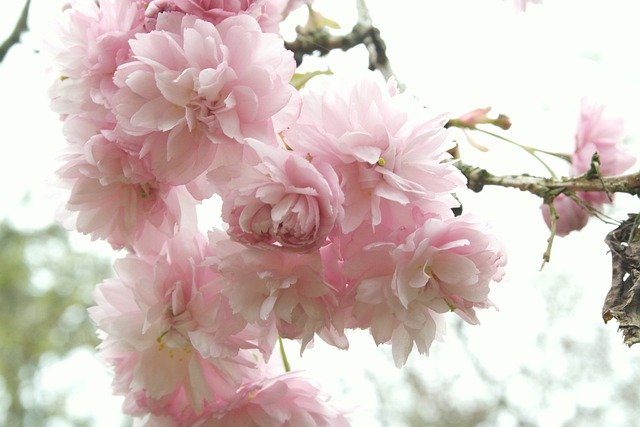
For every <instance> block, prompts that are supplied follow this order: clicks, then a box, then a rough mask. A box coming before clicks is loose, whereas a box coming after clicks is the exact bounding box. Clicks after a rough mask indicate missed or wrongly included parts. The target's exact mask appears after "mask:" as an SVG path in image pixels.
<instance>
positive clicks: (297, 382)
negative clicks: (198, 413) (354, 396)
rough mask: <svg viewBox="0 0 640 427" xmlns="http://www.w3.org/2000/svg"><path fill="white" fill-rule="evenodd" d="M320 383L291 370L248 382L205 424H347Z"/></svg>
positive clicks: (313, 426) (338, 426)
mask: <svg viewBox="0 0 640 427" xmlns="http://www.w3.org/2000/svg"><path fill="white" fill-rule="evenodd" d="M328 400H329V396H327V395H326V394H325V393H323V392H321V391H320V389H319V388H318V386H317V385H316V384H314V383H313V382H311V381H309V380H308V379H305V378H303V377H301V376H300V375H299V374H298V373H295V372H290V373H287V374H284V375H280V376H277V377H275V378H265V379H262V380H258V381H255V382H253V383H247V384H244V385H243V386H242V387H241V388H240V389H238V394H237V397H236V399H235V400H234V402H233V403H232V404H230V405H229V406H228V408H227V409H226V410H225V411H224V412H223V413H220V414H216V416H215V417H210V418H209V419H207V420H206V421H204V422H203V423H202V424H199V425H201V426H202V427H228V426H243V427H245V426H246V427H263V426H280V427H298V426H305V427H347V426H349V422H348V421H347V419H346V418H345V416H344V413H343V412H342V411H339V410H337V409H336V408H334V407H332V406H330V405H329V403H328Z"/></svg>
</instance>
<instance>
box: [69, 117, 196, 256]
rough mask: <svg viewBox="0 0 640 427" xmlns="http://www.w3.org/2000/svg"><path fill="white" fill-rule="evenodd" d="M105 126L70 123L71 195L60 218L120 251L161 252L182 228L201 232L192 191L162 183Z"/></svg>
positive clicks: (80, 119) (83, 121)
mask: <svg viewBox="0 0 640 427" xmlns="http://www.w3.org/2000/svg"><path fill="white" fill-rule="evenodd" d="M100 125H102V123H101V122H99V121H98V122H97V123H96V122H92V121H91V120H89V119H87V118H83V117H72V118H69V119H67V121H66V123H65V128H64V129H65V133H66V135H67V140H68V142H69V148H68V149H67V153H66V155H65V159H64V160H65V161H66V162H65V164H64V165H63V166H62V167H61V168H60V169H59V170H58V177H59V179H60V182H61V185H63V186H65V187H67V188H70V190H71V192H70V195H69V199H68V201H67V202H66V204H65V207H64V209H63V210H62V211H60V213H59V219H61V220H63V222H67V223H69V222H72V227H73V228H76V229H77V230H78V231H80V232H81V233H84V234H88V235H90V236H91V237H92V238H93V239H104V240H106V241H107V242H109V243H110V244H111V245H112V246H113V247H114V248H117V249H121V248H124V247H127V248H129V249H135V250H138V251H140V250H141V251H143V252H156V253H157V252H158V251H159V250H160V249H161V248H162V246H163V245H164V242H165V241H166V239H168V238H170V237H171V236H173V234H174V233H175V231H176V230H177V229H178V228H180V227H181V226H187V227H193V228H195V208H194V206H195V201H194V200H193V198H192V197H191V196H190V195H189V193H188V191H187V190H186V188H184V186H180V187H174V186H170V185H167V184H164V183H161V182H158V181H157V180H156V178H155V176H154V175H153V174H152V173H151V172H150V170H149V167H148V165H147V164H146V163H145V162H144V161H143V160H141V159H140V158H138V157H137V156H132V155H131V154H129V153H127V152H126V151H124V150H122V149H120V148H119V147H118V145H117V144H115V143H114V142H113V141H112V140H111V139H110V136H111V135H110V133H109V132H108V131H101V130H100V129H98V128H97V127H98V126H100ZM69 225H71V224H69Z"/></svg>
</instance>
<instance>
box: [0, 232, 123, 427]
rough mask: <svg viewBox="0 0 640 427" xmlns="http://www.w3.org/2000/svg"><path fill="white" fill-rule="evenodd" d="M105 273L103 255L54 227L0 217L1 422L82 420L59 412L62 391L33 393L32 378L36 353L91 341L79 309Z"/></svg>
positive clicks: (10, 425)
mask: <svg viewBox="0 0 640 427" xmlns="http://www.w3.org/2000/svg"><path fill="white" fill-rule="evenodd" d="M110 275H111V267H110V261H109V260H107V259H105V258H100V257H98V256H96V255H90V254H86V253H80V252H78V251H77V250H74V248H73V247H72V245H71V243H70V242H69V239H68V236H67V232H66V231H65V230H63V229H62V228H60V227H59V226H55V225H52V226H50V227H48V228H45V229H41V230H36V231H21V230H17V229H15V228H14V227H12V226H11V225H10V224H8V223H6V222H3V223H0V377H1V380H2V383H1V384H0V402H1V403H0V405H2V406H0V424H2V425H4V426H7V427H14V426H15V427H18V426H44V425H47V424H48V423H47V420H49V419H54V418H56V419H58V420H60V419H62V420H65V421H66V422H65V424H67V425H73V426H77V427H80V426H85V425H89V421H88V420H81V419H77V418H74V416H73V415H72V414H67V413H66V410H65V407H64V396H56V398H55V399H49V400H48V401H42V399H34V398H33V396H34V395H35V392H36V390H34V388H35V379H36V378H37V375H38V373H39V371H40V370H41V369H42V368H43V365H44V363H43V359H45V358H49V359H51V358H52V357H53V358H62V357H64V356H65V355H67V354H69V353H70V352H71V351H72V350H74V349H77V348H78V347H80V346H91V347H95V345H96V344H97V342H98V341H97V338H96V336H95V330H94V327H93V325H92V323H91V321H90V320H89V318H88V315H87V312H86V308H87V307H88V306H89V305H91V301H92V298H91V292H92V290H93V288H94V287H95V285H96V284H97V283H99V282H100V281H102V280H103V279H104V278H106V277H108V276H110ZM1 394H4V396H1ZM3 407H4V411H3V410H2V409H3ZM3 412H4V413H3ZM3 418H4V419H3Z"/></svg>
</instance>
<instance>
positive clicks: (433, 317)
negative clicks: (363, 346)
mask: <svg viewBox="0 0 640 427" xmlns="http://www.w3.org/2000/svg"><path fill="white" fill-rule="evenodd" d="M380 238H384V234H383V233H379V234H378V235H377V236H375V235H374V236H371V237H369V238H368V239H366V238H365V239H362V241H361V242H360V243H358V242H357V241H358V238H355V239H353V240H352V241H351V242H350V243H349V244H350V245H354V244H355V245H356V248H357V247H358V246H361V247H362V250H361V251H357V250H354V249H350V250H347V251H346V253H347V254H349V253H353V254H354V255H353V256H350V257H348V258H346V259H345V274H346V276H347V277H348V278H349V280H350V281H351V282H352V283H353V284H354V285H355V289H356V296H355V303H354V308H353V316H354V319H355V320H356V325H357V327H360V328H366V327H369V328H370V330H371V334H372V336H373V337H374V340H375V342H376V343H377V344H380V343H387V342H390V343H391V345H392V352H393V356H394V360H395V362H396V365H397V366H402V365H404V363H405V362H406V360H407V357H408V355H409V353H410V351H411V349H412V348H413V346H414V344H415V345H416V346H417V348H418V351H419V352H420V353H427V352H428V350H429V347H430V345H431V342H432V341H433V340H434V339H438V338H439V337H441V336H442V334H443V331H444V330H443V323H442V319H441V314H442V313H446V312H448V311H453V312H455V313H456V314H458V315H459V316H460V317H462V318H463V319H464V320H465V321H467V322H469V323H472V324H477V323H478V319H477V317H476V314H475V309H476V308H487V307H490V306H492V303H491V302H490V301H489V300H488V294H489V289H490V285H491V284H492V283H494V282H498V281H500V280H501V279H502V277H503V274H504V271H503V268H504V265H505V263H506V255H505V252H504V249H503V247H502V245H500V244H499V243H498V242H497V241H496V240H495V238H494V237H493V236H492V235H491V234H490V233H489V230H488V229H487V226H486V225H485V224H483V223H482V222H480V221H478V220H476V219H475V218H473V217H470V216H469V215H465V216H462V217H457V218H450V219H446V220H441V219H438V218H431V219H428V220H427V221H425V222H424V224H423V225H422V226H420V227H419V228H417V229H416V230H415V231H413V232H411V233H410V234H408V235H407V236H406V237H404V236H403V235H402V234H400V235H395V234H393V233H392V234H390V235H389V236H388V238H389V239H390V240H387V241H384V240H379V241H377V242H376V240H378V239H380ZM367 240H369V241H371V242H372V243H369V244H367ZM363 244H364V246H362V245H363Z"/></svg>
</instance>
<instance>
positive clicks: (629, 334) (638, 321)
mask: <svg viewBox="0 0 640 427" xmlns="http://www.w3.org/2000/svg"><path fill="white" fill-rule="evenodd" d="M639 222H640V215H635V214H634V215H629V219H627V220H626V221H624V222H623V223H622V224H621V225H620V226H619V227H618V228H616V229H615V230H613V231H612V232H610V233H609V234H608V235H607V238H606V239H605V242H606V243H607V245H608V246H609V248H610V249H611V261H612V266H611V267H612V277H611V289H610V290H609V293H608V294H607V297H606V298H605V301H604V306H603V308H602V318H603V319H604V321H605V323H606V322H608V321H609V320H611V319H614V318H615V319H616V320H617V321H618V323H619V325H620V326H619V330H621V331H622V334H623V338H624V343H625V344H626V345H628V346H629V347H631V346H632V345H633V344H636V343H638V342H640V231H639V230H638V226H639Z"/></svg>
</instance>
